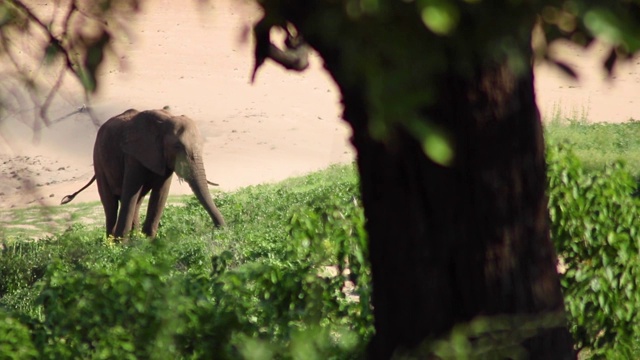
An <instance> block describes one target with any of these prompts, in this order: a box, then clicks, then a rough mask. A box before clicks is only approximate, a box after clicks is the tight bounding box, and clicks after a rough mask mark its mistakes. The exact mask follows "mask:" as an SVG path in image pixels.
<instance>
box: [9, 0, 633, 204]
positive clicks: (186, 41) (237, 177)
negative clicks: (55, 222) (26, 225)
mask: <svg viewBox="0 0 640 360" xmlns="http://www.w3.org/2000/svg"><path fill="white" fill-rule="evenodd" d="M34 6H36V5H34ZM37 6H47V5H44V4H40V5H37ZM44 10H46V8H45V9H44ZM258 14H259V13H258V11H257V10H256V9H255V7H254V6H253V5H251V4H248V3H243V2H240V1H234V0H223V1H214V2H211V3H210V4H208V5H205V7H204V8H203V7H196V6H192V5H191V4H190V3H189V5H186V2H177V1H170V0H156V1H149V2H147V3H146V7H145V8H143V11H142V13H141V14H140V15H139V16H138V17H137V20H136V22H135V23H132V24H130V29H129V30H130V35H131V36H130V38H128V39H127V38H123V39H119V42H118V44H117V45H118V46H117V48H118V49H119V53H118V56H117V57H115V58H110V60H109V61H108V63H107V64H106V65H105V66H104V67H103V68H102V69H101V74H102V77H101V81H102V83H101V87H100V89H99V92H98V94H97V95H96V96H95V97H94V98H93V99H92V103H91V107H92V108H93V109H94V113H95V114H96V117H97V119H98V120H99V121H100V122H104V121H106V120H107V119H108V118H109V117H111V116H114V115H116V114H119V113H121V112H122V111H124V110H126V109H129V108H136V109H138V110H145V109H152V108H161V107H163V106H169V107H170V109H171V111H172V112H174V113H175V114H184V115H187V116H189V117H191V118H193V119H194V120H196V121H197V122H198V124H199V126H200V128H201V132H202V133H203V135H204V137H205V148H204V157H205V161H206V168H207V172H208V177H209V178H210V179H211V180H213V181H215V182H218V183H220V185H221V189H222V190H225V191H229V190H234V189H237V188H239V187H243V186H247V185H253V184H259V183H263V182H272V181H277V180H281V179H284V178H287V177H290V176H294V175H301V174H304V173H307V172H310V171H313V170H317V169H321V168H324V167H326V166H328V165H329V164H332V163H345V162H350V161H353V159H354V152H353V149H352V148H351V146H350V144H349V141H348V139H349V136H350V130H349V129H348V127H347V126H346V125H345V124H344V122H343V121H342V120H341V119H340V114H341V106H340V99H339V93H338V90H337V88H336V86H335V85H334V84H333V83H332V81H331V79H330V78H329V76H328V75H327V74H326V73H325V72H324V71H323V70H322V64H321V61H320V60H319V59H318V58H317V57H314V58H313V59H312V61H311V67H310V69H308V70H307V71H305V72H304V73H292V72H287V71H285V70H283V69H282V68H280V67H278V66H276V65H274V64H273V63H271V62H267V63H266V64H265V66H263V67H262V68H261V69H260V71H259V73H258V76H257V82H256V83H255V84H250V83H249V76H250V71H251V69H252V66H253V60H252V46H251V43H250V42H249V40H248V39H247V37H246V30H247V28H248V26H250V25H251V24H252V23H253V22H255V21H256V19H258V17H259V15H258ZM243 34H245V36H243ZM243 39H244V40H243ZM558 49H559V50H558V52H559V56H560V57H562V58H564V59H566V61H567V62H568V63H571V64H573V65H575V67H576V69H577V71H578V72H579V73H580V74H582V75H583V78H582V81H581V82H579V83H576V82H574V81H573V80H571V79H569V78H567V77H566V76H564V75H563V74H562V73H561V72H559V71H558V70H556V69H554V68H552V67H551V66H549V65H545V64H543V65H539V66H537V68H536V74H535V75H536V89H537V99H538V104H539V107H540V109H541V114H542V115H543V116H544V117H546V118H551V117H553V116H554V114H558V111H560V112H561V113H562V115H564V116H570V117H576V115H577V116H582V115H584V117H586V118H588V119H590V120H593V121H626V120H628V119H629V118H631V117H633V118H636V119H640V99H639V97H638V94H640V60H635V61H634V62H632V63H631V64H629V65H628V66H624V67H620V68H618V69H617V71H616V76H615V82H613V83H611V82H608V81H606V80H605V79H604V72H603V71H602V70H601V68H600V64H599V61H600V57H602V56H604V55H605V54H604V53H603V51H602V49H601V48H594V49H591V50H590V51H588V52H586V53H584V52H580V51H578V49H576V48H572V47H567V46H564V47H559V48H558ZM83 102H84V101H83V100H82V96H81V93H80V91H79V89H78V87H77V85H74V83H73V81H72V79H67V80H66V81H65V86H64V87H63V89H62V90H61V93H60V96H59V97H57V98H56V101H55V102H54V105H53V106H52V108H51V112H50V113H51V118H52V119H60V118H63V119H62V120H60V121H58V122H57V123H56V124H55V125H53V126H52V127H50V128H46V129H43V131H42V132H41V134H40V139H39V141H38V142H37V144H35V143H34V142H33V141H32V140H33V136H32V133H31V131H30V128H29V126H28V125H29V124H30V121H32V120H29V119H31V117H30V116H31V115H29V111H28V110H30V109H25V112H22V113H20V114H14V115H12V116H9V117H7V118H5V119H4V121H3V123H2V127H1V128H0V129H1V130H2V133H1V135H2V138H0V209H6V208H11V207H16V206H18V207H23V206H28V205H30V204H31V205H33V204H48V205H57V204H58V203H59V201H60V199H61V198H62V197H63V196H64V195H66V194H69V193H71V192H73V191H74V190H76V189H78V188H80V187H81V186H82V185H83V184H84V183H85V182H86V181H87V180H89V179H90V178H91V176H92V174H93V169H92V166H91V164H92V148H93V142H94V139H95V134H96V126H95V125H94V124H93V123H92V122H91V120H90V118H89V117H88V115H87V114H86V113H75V114H74V112H75V111H76V110H77V109H78V108H79V107H81V106H82V105H83ZM25 114H26V115H25ZM69 114H74V115H71V116H68V115H69ZM65 116H67V117H65ZM25 121H27V122H28V123H27V124H23V123H22V122H25ZM34 190H35V191H34ZM182 193H190V190H189V189H188V187H187V186H186V185H185V184H180V183H178V181H176V180H174V183H173V186H172V194H182ZM97 199H98V194H97V190H96V188H95V185H94V186H93V187H91V188H89V189H87V190H86V191H85V192H84V193H83V194H81V195H80V196H78V197H77V198H76V200H75V201H91V200H97Z"/></svg>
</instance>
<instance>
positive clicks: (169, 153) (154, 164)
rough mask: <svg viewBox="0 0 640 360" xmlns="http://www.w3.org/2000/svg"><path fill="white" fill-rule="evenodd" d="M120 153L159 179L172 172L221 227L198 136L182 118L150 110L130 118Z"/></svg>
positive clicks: (219, 214)
mask: <svg viewBox="0 0 640 360" xmlns="http://www.w3.org/2000/svg"><path fill="white" fill-rule="evenodd" d="M122 150H123V151H124V152H125V153H126V154H129V155H131V156H133V157H134V158H135V159H137V160H138V161H140V163H142V164H143V165H144V166H145V167H146V168H148V169H149V170H151V171H152V172H154V173H155V174H157V175H160V176H169V175H170V174H171V173H172V172H174V171H175V172H176V174H178V176H179V177H180V178H182V179H184V180H185V181H186V182H187V183H188V184H189V186H190V187H191V190H193V193H194V194H195V195H196V197H197V198H198V200H199V201H200V203H201V204H202V206H203V207H204V208H205V209H206V210H207V212H208V213H209V216H211V219H212V220H213V222H214V223H215V225H216V226H223V225H224V224H225V222H224V219H223V217H222V214H221V213H220V211H219V210H218V208H217V207H216V205H215V204H214V203H213V200H212V199H211V194H210V193H209V189H208V187H207V177H206V174H205V170H204V163H203V161H202V135H201V134H200V131H199V130H198V127H197V126H196V124H195V122H194V121H193V120H191V119H189V118H188V117H186V116H173V115H171V114H170V113H168V112H167V111H164V110H150V111H144V112H142V113H140V114H139V115H138V116H136V118H134V119H133V120H132V121H131V123H130V126H129V129H128V131H127V132H126V134H125V136H124V139H123V143H122Z"/></svg>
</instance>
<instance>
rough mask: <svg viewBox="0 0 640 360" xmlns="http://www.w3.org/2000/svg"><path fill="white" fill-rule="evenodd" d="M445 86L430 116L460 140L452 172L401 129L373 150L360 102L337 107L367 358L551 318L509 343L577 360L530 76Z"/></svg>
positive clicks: (452, 79) (480, 74) (483, 72)
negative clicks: (496, 324)
mask: <svg viewBox="0 0 640 360" xmlns="http://www.w3.org/2000/svg"><path fill="white" fill-rule="evenodd" d="M442 83H443V84H447V86H445V87H443V88H442V89H441V93H440V95H439V98H438V100H437V101H436V104H437V105H435V106H434V107H432V108H430V109H427V111H426V113H428V114H429V115H430V117H429V118H430V119H434V120H436V121H437V122H438V124H439V125H441V126H442V127H443V128H445V129H447V130H448V131H449V133H450V135H451V137H452V138H453V139H454V141H455V146H454V149H455V154H456V155H455V156H456V158H455V161H454V163H453V165H452V166H450V167H444V166H441V165H438V164H436V163H434V162H433V161H431V160H430V159H429V158H428V157H427V156H426V155H425V153H424V151H423V149H422V147H421V145H420V144H419V143H418V142H417V141H416V140H415V139H414V137H413V136H411V135H409V134H407V133H406V132H403V131H402V130H398V133H397V137H396V139H394V141H392V142H391V143H381V142H379V141H376V140H375V139H373V138H372V137H371V136H370V135H369V132H368V131H366V129H365V126H364V125H366V124H367V123H368V120H367V114H366V113H364V112H363V111H362V109H365V107H364V106H363V103H362V101H361V99H358V96H354V97H347V96H345V99H344V104H345V119H346V120H347V121H349V122H350V123H351V124H352V125H354V135H353V143H354V145H355V147H356V149H357V154H358V159H357V162H358V168H359V172H360V179H361V186H362V189H361V190H362V198H363V205H364V208H365V214H366V217H367V231H368V234H369V246H370V248H369V251H370V261H371V268H372V272H373V301H372V303H373V306H374V317H375V329H376V335H375V338H374V339H373V341H372V342H371V345H370V349H369V355H370V358H371V359H389V358H391V357H392V355H393V354H394V353H395V354H399V353H402V352H403V351H405V350H410V349H412V348H415V347H417V346H418V345H420V344H421V343H422V342H424V341H425V340H428V339H436V338H438V337H440V336H442V335H444V334H447V332H449V331H450V330H451V329H452V327H453V326H454V325H455V324H460V323H465V322H469V321H472V320H473V319H474V318H476V317H478V316H488V317H491V316H499V315H512V317H511V318H509V317H508V316H507V317H506V319H511V320H506V321H509V322H511V323H513V321H515V322H518V321H526V320H524V319H525V318H526V315H532V316H534V315H535V316H539V317H540V319H541V318H542V317H544V316H549V317H551V318H552V319H553V320H556V321H555V322H554V321H552V324H551V326H549V325H548V323H547V322H543V323H541V324H533V326H534V327H536V328H537V329H536V333H535V334H533V335H531V336H530V337H527V336H525V335H518V334H514V336H516V338H514V340H513V341H514V342H515V343H516V344H518V343H521V344H522V346H524V348H525V350H526V351H527V352H528V354H529V358H530V359H569V358H572V357H573V356H574V355H573V352H572V341H571V337H570V335H569V332H568V330H567V328H566V324H565V323H564V321H565V316H564V310H563V309H564V304H563V298H562V294H561V292H560V284H559V281H558V277H557V274H556V271H555V262H556V258H555V252H554V249H553V246H552V244H551V241H550V238H549V227H548V226H549V224H548V216H547V198H546V195H545V189H546V178H545V176H546V175H545V163H544V144H543V141H542V129H541V124H540V119H539V115H538V111H537V108H536V105H535V102H534V92H533V75H532V72H531V69H529V70H528V72H527V73H526V74H525V75H524V76H522V77H519V78H515V77H514V76H513V74H510V73H509V72H508V70H507V69H506V65H503V66H498V67H496V68H492V69H478V71H477V73H476V74H475V75H474V76H473V78H472V79H465V78H461V77H460V76H458V75H455V74H448V75H444V76H443V78H442ZM522 315H525V317H524V318H522V317H521V316H522ZM496 319H497V318H496ZM502 319H505V318H502ZM529 320H533V319H532V318H530V319H529ZM495 321H498V320H495ZM534 322H535V321H534ZM519 325H521V326H524V325H525V324H522V323H521V324H517V323H516V324H512V325H511V326H512V331H514V332H516V331H517V327H518V326H519ZM518 336H524V337H525V338H524V339H522V340H521V341H518Z"/></svg>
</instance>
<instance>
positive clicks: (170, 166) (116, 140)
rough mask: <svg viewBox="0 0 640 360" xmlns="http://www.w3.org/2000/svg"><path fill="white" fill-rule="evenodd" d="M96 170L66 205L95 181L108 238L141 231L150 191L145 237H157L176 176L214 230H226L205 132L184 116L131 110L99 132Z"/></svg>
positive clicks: (103, 126) (110, 120)
mask: <svg viewBox="0 0 640 360" xmlns="http://www.w3.org/2000/svg"><path fill="white" fill-rule="evenodd" d="M93 166H94V176H93V178H92V179H91V180H90V181H89V183H87V185H85V186H84V187H83V188H82V189H80V190H79V191H77V192H76V193H74V194H72V195H68V196H66V197H65V198H64V199H63V200H62V203H63V204H65V203H68V202H69V201H71V200H72V199H73V198H74V197H75V196H76V195H77V194H78V193H79V192H81V191H82V190H84V189H85V188H87V187H88V186H89V185H91V183H92V182H93V181H94V180H96V181H97V184H98V192H99V194H100V201H101V202H102V206H103V208H104V213H105V217H106V230H107V236H110V235H112V236H114V237H116V238H123V237H126V236H128V235H129V233H130V232H131V230H132V229H134V228H137V226H138V222H139V210H140V205H141V203H142V200H143V199H144V197H145V196H146V195H147V194H148V193H149V192H150V193H151V195H150V198H149V204H148V208H147V217H146V219H145V222H144V225H143V227H142V232H143V233H144V234H145V235H147V236H149V237H155V235H156V233H157V231H158V225H159V224H160V217H161V216H162V212H163V211H164V207H165V204H166V201H167V196H168V194H169V188H170V186H171V178H172V175H173V173H174V172H175V173H176V174H177V175H178V177H180V178H181V179H184V180H185V181H186V182H187V183H188V184H189V186H190V187H191V190H192V191H193V193H194V194H195V196H196V197H197V198H198V200H199V201H200V203H201V204H202V206H203V207H204V208H205V210H206V211H207V213H208V214H209V216H210V217H211V220H212V221H213V223H214V225H215V226H216V227H221V226H225V221H224V218H223V216H222V213H220V211H219V210H218V208H217V206H216V205H215V203H214V202H213V200H212V199H211V194H210V193H209V189H208V187H207V183H208V180H207V178H206V174H205V170H204V164H203V161H202V137H201V135H200V131H199V130H198V127H197V126H196V123H195V122H194V121H193V120H191V119H190V118H188V117H186V116H184V115H181V116H174V115H172V114H170V113H169V112H168V111H166V110H147V111H142V112H139V111H137V110H134V109H130V110H127V111H125V112H123V113H122V114H120V115H117V116H114V117H112V118H111V119H109V120H107V122H105V123H104V124H103V125H102V126H101V127H100V128H99V129H98V134H97V135H96V142H95V146H94V149H93ZM209 183H210V182H209ZM211 184H212V183H211ZM214 185H215V184H214ZM118 208H119V211H118Z"/></svg>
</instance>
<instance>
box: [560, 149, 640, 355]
mask: <svg viewBox="0 0 640 360" xmlns="http://www.w3.org/2000/svg"><path fill="white" fill-rule="evenodd" d="M548 177H549V211H550V216H551V224H552V226H551V231H552V239H553V241H554V243H555V246H556V249H557V251H558V255H559V258H560V259H561V261H562V262H563V263H564V265H562V266H564V268H565V269H561V272H562V276H561V282H562V286H563V290H564V295H565V301H566V305H567V306H566V308H567V310H568V313H569V317H570V325H571V330H572V332H573V336H574V339H575V341H576V345H577V346H578V347H579V348H587V349H589V350H588V351H589V352H590V354H592V355H593V356H595V357H602V358H607V359H615V358H619V359H631V358H635V357H637V354H638V353H637V352H634V351H637V349H636V348H637V346H635V345H634V343H635V342H636V341H637V340H638V339H639V338H640V328H639V320H640V319H639V318H638V316H637V314H638V309H640V289H638V286H637V284H638V279H640V247H639V244H638V235H639V234H640V224H639V223H638V219H640V200H639V199H638V198H636V197H634V196H632V195H633V194H634V192H635V191H636V186H637V185H636V182H635V181H634V179H633V178H632V177H631V175H630V174H629V172H628V171H627V170H626V168H625V166H624V165H623V164H622V163H621V162H616V163H613V164H611V165H609V166H607V167H605V168H604V169H602V170H599V171H595V170H593V171H590V172H586V171H585V170H584V168H583V165H582V163H581V162H580V160H578V158H577V157H576V156H575V155H574V154H573V153H572V151H571V150H569V149H567V148H564V147H562V146H552V147H550V148H549V150H548Z"/></svg>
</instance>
